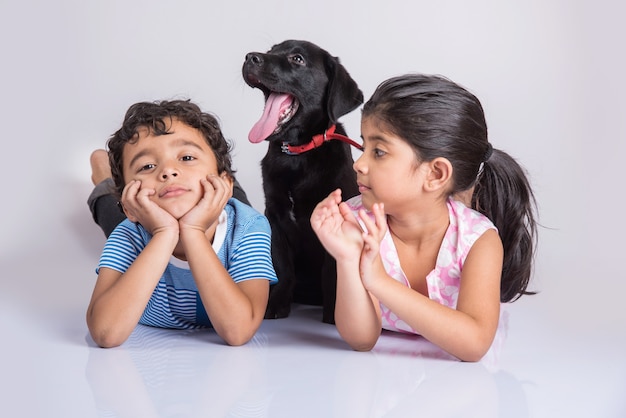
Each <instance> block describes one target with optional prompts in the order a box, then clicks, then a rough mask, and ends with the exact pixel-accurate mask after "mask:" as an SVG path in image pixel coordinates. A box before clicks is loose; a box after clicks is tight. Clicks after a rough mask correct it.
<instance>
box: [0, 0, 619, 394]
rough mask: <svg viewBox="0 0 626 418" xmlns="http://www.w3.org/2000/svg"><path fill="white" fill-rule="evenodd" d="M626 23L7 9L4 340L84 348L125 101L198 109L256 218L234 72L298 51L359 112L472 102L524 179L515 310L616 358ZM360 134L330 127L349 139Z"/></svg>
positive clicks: (372, 6) (255, 95)
mask: <svg viewBox="0 0 626 418" xmlns="http://www.w3.org/2000/svg"><path fill="white" fill-rule="evenodd" d="M625 12H626V7H625V6H624V5H623V3H622V2H619V1H610V0H599V1H598V0H596V1H582V0H578V1H571V0H567V1H566V0H551V1H545V0H530V1H496V0H481V1H464V0H446V1H438V2H434V1H398V0H387V1H384V2H381V1H368V0H359V1H340V0H335V1H330V0H317V1H314V2H296V1H290V2H288V1H280V0H266V1H229V2H225V1H224V2H215V1H200V0H181V1H163V0H156V1H148V0H142V1H128V0H109V1H94V0H89V1H85V0H82V1H78V0H75V1H72V0H60V1H54V2H52V1H43V0H41V1H37V0H23V1H11V0H0V54H1V55H0V56H1V58H0V60H1V64H0V122H1V123H0V138H1V141H2V151H1V152H0V158H1V160H0V161H1V163H0V173H1V177H2V181H1V182H0V194H1V196H2V197H1V200H0V202H1V203H0V208H1V209H0V215H1V216H0V222H1V224H0V262H1V264H0V271H1V273H0V275H1V276H0V277H1V278H0V280H1V282H0V314H1V315H0V318H2V323H3V324H4V325H3V326H4V327H13V328H12V329H14V331H15V333H14V334H11V335H14V336H19V335H32V334H33V333H35V334H36V333H38V332H44V331H41V330H39V328H38V326H39V327H42V328H46V329H47V332H50V334H51V335H53V334H55V333H56V334H57V337H58V333H59V332H61V333H62V332H77V333H86V327H85V326H84V320H83V318H84V309H85V308H86V306H87V303H88V299H89V296H90V293H91V289H92V287H93V284H94V281H95V274H94V271H93V269H94V267H95V265H96V263H97V260H98V257H99V253H100V250H101V247H102V245H103V243H104V237H103V235H102V234H101V232H100V231H99V229H98V228H97V227H96V226H95V225H94V224H93V222H92V220H91V217H90V214H89V212H88V208H87V205H86V199H87V196H88V194H89V192H90V190H91V187H92V185H91V183H90V179H89V176H90V171H89V164H88V158H89V154H90V152H91V151H92V150H93V149H95V148H102V147H104V144H105V141H106V139H107V138H108V137H109V135H111V134H112V133H113V132H114V131H115V130H117V129H118V128H119V125H120V123H121V121H122V118H123V115H124V113H125V111H126V109H127V108H128V107H129V106H130V105H131V104H132V103H134V102H137V101H143V100H157V99H171V98H191V99H192V100H194V101H195V102H197V103H198V104H200V106H201V107H202V108H203V109H205V110H207V111H211V112H213V113H215V114H216V115H217V116H218V117H219V119H220V121H221V124H222V128H223V131H224V133H225V135H226V137H227V138H229V139H231V140H232V141H233V142H234V143H235V148H234V163H235V168H236V169H237V170H238V174H237V177H238V179H239V180H240V182H241V183H242V184H243V186H244V188H245V189H246V191H247V193H248V196H249V197H250V198H251V201H252V204H253V205H254V206H255V207H256V208H257V209H259V210H261V211H262V210H263V205H264V202H263V193H262V188H261V179H260V166H259V162H260V160H261V158H262V156H263V155H264V153H265V150H266V147H267V145H266V144H265V143H261V144H250V143H249V142H248V140H247V133H248V131H249V129H250V127H251V126H252V125H253V123H254V122H255V121H256V120H257V119H258V117H259V116H260V115H261V112H262V107H263V102H262V94H261V93H260V92H259V91H258V90H252V89H250V88H249V87H248V86H247V85H246V84H245V83H244V81H243V80H242V77H241V65H242V63H243V60H244V56H245V54H246V53H247V52H250V51H266V50H267V49H269V48H270V47H271V46H272V45H273V44H275V43H278V42H281V41H282V40H285V39H305V40H309V41H312V42H314V43H317V44H318V45H320V46H321V47H323V48H325V49H327V50H328V51H329V52H330V53H331V54H333V55H335V56H338V57H339V58H340V59H341V62H342V63H343V64H344V65H345V67H346V68H347V69H348V71H349V72H350V74H351V75H352V76H353V78H354V79H355V80H356V81H357V82H358V84H359V86H360V87H361V89H362V91H363V93H364V95H365V98H366V99H367V98H369V96H370V95H371V94H372V92H373V90H374V89H375V87H376V85H377V84H378V83H379V82H381V81H382V80H384V79H386V78H388V77H391V76H395V75H399V74H402V73H407V72H424V73H437V74H443V75H445V76H447V77H449V78H451V79H452V80H454V81H456V82H458V83H460V84H462V85H464V86H466V87H467V88H468V89H469V90H471V91H472V92H474V93H475V94H476V95H477V96H478V97H479V98H480V99H481V101H482V103H483V106H484V108H485V112H486V117H487V122H488V125H489V132H490V141H491V142H492V143H493V144H494V147H496V148H500V149H503V150H505V151H507V152H509V153H510V154H511V155H513V156H515V157H516V158H517V159H518V160H519V162H520V163H521V164H522V165H523V166H524V167H525V168H526V169H527V170H528V172H529V175H530V178H531V182H532V185H533V187H534V190H535V193H536V198H537V201H538V204H539V221H540V223H541V224H542V227H541V228H540V231H539V233H540V238H539V249H538V254H537V262H536V267H535V278H534V281H533V282H532V285H531V287H532V289H534V290H538V291H539V292H540V294H539V295H538V296H533V297H528V298H523V299H522V300H520V301H519V302H516V303H518V304H521V305H522V306H527V307H528V309H526V312H528V315H529V317H534V318H540V319H541V322H542V323H544V324H550V329H553V330H554V332H555V333H556V334H558V333H561V332H571V333H576V334H579V335H581V336H588V338H602V339H604V340H605V341H606V342H607V344H608V345H610V346H611V347H613V348H615V347H618V348H621V347H624V348H626V337H625V334H626V332H625V331H624V329H625V328H626V325H625V324H626V312H625V309H624V305H623V294H624V291H626V284H625V279H626V274H625V273H624V267H623V266H624V250H625V249H626V245H625V244H624V235H625V234H626V227H625V220H624V206H623V194H624V192H623V190H624V178H625V177H624V155H625V151H626V80H625V77H626V58H625V50H626V46H625V40H626V30H625V29H624V25H623V18H624V16H625V15H626V14H625ZM359 115H360V110H356V111H354V112H352V113H351V114H350V115H348V116H346V117H344V118H343V119H342V121H343V122H344V125H345V127H346V129H347V131H348V133H349V135H350V136H352V137H353V138H358V137H359V134H360V132H359V130H360V126H359ZM524 304H526V305H524ZM24 318H33V324H34V325H33V326H32V327H29V326H23V325H24V324H25V323H22V322H20V321H22V319H24ZM37 324H38V325H37ZM42 324H43V325H42ZM61 324H65V325H61ZM67 324H70V325H67ZM68 326H69V328H70V329H71V331H68ZM46 335H47V334H46ZM529 336H532V332H531V333H529ZM15 338H17V337H15ZM24 338H26V337H24ZM529 338H532V337H529ZM527 343H528V344H529V347H532V346H534V343H533V341H532V340H530V341H527ZM3 345H4V344H3ZM5 349H6V348H3V349H1V350H5ZM564 349H565V348H564ZM16 350H17V349H16ZM17 351H19V350H17ZM17 351H16V352H15V353H13V352H12V354H15V355H18V356H19V355H20V354H21V351H20V352H17ZM520 351H524V350H520ZM553 354H554V355H556V356H559V355H562V354H565V353H564V352H561V351H559V350H557V352H556V353H553ZM588 354H589V355H590V356H598V357H601V356H602V354H601V353H598V352H596V353H588ZM3 357H4V356H3ZM577 360H579V359H574V361H577ZM617 361H618V362H617V363H616V368H615V369H614V370H613V372H614V373H617V374H616V380H617V381H618V382H621V387H620V386H619V385H618V386H617V387H614V388H613V389H614V390H616V391H617V392H619V393H622V394H623V393H624V390H623V389H624V388H626V371H625V367H624V362H623V360H621V359H620V360H617ZM607 396H610V394H609V395H607Z"/></svg>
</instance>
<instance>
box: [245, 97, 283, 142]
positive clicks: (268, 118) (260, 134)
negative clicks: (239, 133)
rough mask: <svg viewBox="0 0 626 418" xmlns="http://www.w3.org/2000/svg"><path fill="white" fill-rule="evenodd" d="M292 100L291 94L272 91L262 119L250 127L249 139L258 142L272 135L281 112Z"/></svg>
mask: <svg viewBox="0 0 626 418" xmlns="http://www.w3.org/2000/svg"><path fill="white" fill-rule="evenodd" d="M292 102H293V97H292V96H291V95H289V94H278V93H271V94H270V95H269V97H268V98H267V101H266V102H265V109H263V115H262V116H261V119H259V121H258V122H257V123H255V124H254V126H253V127H252V129H250V133H249V134H248V140H250V142H252V143H255V144H256V143H257V142H261V141H263V140H265V139H266V138H267V137H268V136H270V135H271V134H272V132H274V131H275V130H276V128H277V127H278V118H279V117H280V114H281V112H282V111H283V110H284V109H286V108H287V107H289V106H291V103H292Z"/></svg>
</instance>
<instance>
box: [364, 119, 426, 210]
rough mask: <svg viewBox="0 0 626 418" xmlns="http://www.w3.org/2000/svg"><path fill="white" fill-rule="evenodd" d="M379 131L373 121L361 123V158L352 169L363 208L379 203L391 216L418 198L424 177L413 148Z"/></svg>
mask: <svg viewBox="0 0 626 418" xmlns="http://www.w3.org/2000/svg"><path fill="white" fill-rule="evenodd" d="M382 128H383V127H382V126H381V124H380V123H379V122H378V120H377V119H376V118H374V117H365V118H363V119H362V121H361V136H362V138H363V154H362V155H361V156H360V157H359V158H358V159H357V160H356V161H355V162H354V165H353V167H354V171H356V175H357V183H358V186H359V192H360V193H361V196H362V200H363V205H364V206H365V207H366V208H367V209H369V210H371V208H372V205H373V204H374V203H380V202H382V203H384V204H385V212H387V213H388V214H393V212H394V211H397V210H402V208H403V207H405V206H407V205H410V204H412V203H413V204H414V203H415V201H416V200H415V199H416V198H419V195H420V192H421V184H422V182H423V179H424V173H423V172H422V171H423V170H421V167H422V166H421V165H420V164H419V161H418V160H417V157H416V155H415V151H414V150H413V148H411V146H410V145H409V144H408V143H407V142H406V141H404V140H402V139H401V138H399V137H397V136H395V135H393V134H390V133H388V132H387V131H386V130H384V129H382Z"/></svg>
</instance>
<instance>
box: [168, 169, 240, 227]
mask: <svg viewBox="0 0 626 418" xmlns="http://www.w3.org/2000/svg"><path fill="white" fill-rule="evenodd" d="M200 183H201V184H202V187H203V188H204V195H203V196H202V198H201V199H200V201H198V204H197V205H196V206H195V207H193V208H192V209H191V210H190V211H189V212H187V213H186V214H185V215H184V216H183V217H182V218H180V220H179V224H180V229H181V230H182V229H197V230H200V231H202V232H203V233H204V232H206V231H207V230H208V229H209V228H210V227H211V226H213V225H214V224H215V223H216V222H217V220H218V218H219V216H220V214H221V213H222V211H223V210H224V207H225V206H226V203H227V202H228V199H230V198H231V196H232V183H231V182H230V181H229V180H228V179H227V177H222V176H217V175H209V176H207V178H206V179H203V180H200Z"/></svg>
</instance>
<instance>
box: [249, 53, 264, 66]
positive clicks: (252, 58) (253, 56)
mask: <svg viewBox="0 0 626 418" xmlns="http://www.w3.org/2000/svg"><path fill="white" fill-rule="evenodd" d="M246 62H250V63H252V64H255V65H260V64H263V57H261V55H259V54H257V53H256V52H250V53H248V54H246Z"/></svg>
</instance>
